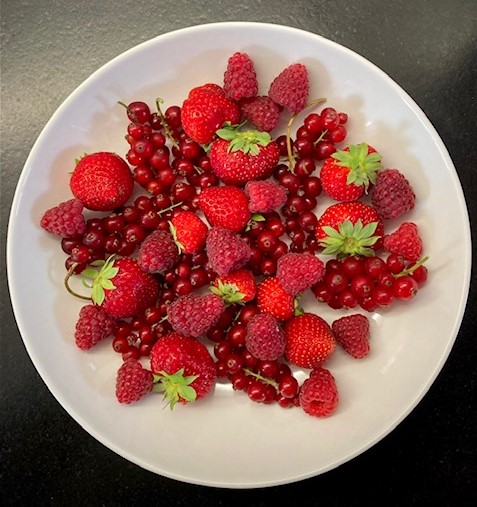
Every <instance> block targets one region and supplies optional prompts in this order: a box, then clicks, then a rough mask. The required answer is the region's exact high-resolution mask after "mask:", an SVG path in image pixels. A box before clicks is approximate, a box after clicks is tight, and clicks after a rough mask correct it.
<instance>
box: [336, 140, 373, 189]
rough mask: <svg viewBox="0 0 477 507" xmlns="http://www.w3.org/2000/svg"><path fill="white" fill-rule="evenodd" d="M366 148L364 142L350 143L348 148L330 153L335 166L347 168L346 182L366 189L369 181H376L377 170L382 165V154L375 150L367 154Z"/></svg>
mask: <svg viewBox="0 0 477 507" xmlns="http://www.w3.org/2000/svg"><path fill="white" fill-rule="evenodd" d="M368 148H369V146H368V145H367V144H366V143H361V144H350V145H349V146H348V150H338V151H336V152H335V153H333V154H332V155H331V157H332V158H334V159H335V160H336V162H335V164H336V165H337V166H340V167H347V168H348V169H349V173H348V176H347V179H346V183H347V184H348V185H351V184H354V185H356V186H364V188H365V189H366V191H367V190H368V187H369V184H370V183H373V184H374V183H375V182H376V178H377V172H378V171H379V170H381V169H382V167H383V166H382V165H381V159H382V156H381V155H380V154H379V153H376V152H373V153H369V154H368Z"/></svg>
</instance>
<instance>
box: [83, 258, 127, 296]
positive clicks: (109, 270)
mask: <svg viewBox="0 0 477 507" xmlns="http://www.w3.org/2000/svg"><path fill="white" fill-rule="evenodd" d="M114 260H115V259H114V255H111V256H110V257H108V258H107V259H106V260H105V261H104V260H97V261H94V262H92V263H91V264H90V265H89V266H90V267H88V268H86V269H84V270H83V271H82V272H81V276H82V277H83V280H82V283H83V285H84V286H85V287H88V288H90V289H92V290H91V299H92V300H93V303H95V304H97V305H101V304H102V303H103V301H104V298H105V292H104V291H105V290H114V289H115V288H116V286H115V285H114V284H113V282H112V281H111V280H112V279H113V278H114V277H115V276H116V275H117V274H118V271H119V268H117V267H116V266H115V265H114ZM95 268H100V269H99V270H98V269H95ZM85 279H86V280H85ZM87 280H91V282H89V283H88V281H87Z"/></svg>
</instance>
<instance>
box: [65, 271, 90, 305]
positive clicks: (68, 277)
mask: <svg viewBox="0 0 477 507" xmlns="http://www.w3.org/2000/svg"><path fill="white" fill-rule="evenodd" d="M76 266H78V263H77V262H75V263H73V264H72V265H71V267H70V269H69V270H68V272H67V273H66V276H65V280H64V284H65V287H66V290H67V291H68V292H69V293H70V294H71V295H72V296H75V297H77V298H79V299H83V300H85V301H91V298H90V297H87V296H83V295H81V294H78V293H77V292H75V291H74V290H73V289H72V288H71V287H70V285H69V280H70V278H71V277H72V275H73V273H74V271H75V269H76Z"/></svg>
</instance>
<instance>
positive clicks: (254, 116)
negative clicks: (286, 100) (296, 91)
mask: <svg viewBox="0 0 477 507" xmlns="http://www.w3.org/2000/svg"><path fill="white" fill-rule="evenodd" d="M240 110H241V112H242V116H243V117H244V118H245V119H246V120H248V121H249V122H250V123H253V124H254V125H255V126H256V127H257V129H258V130H261V131H263V132H271V131H272V130H273V129H274V128H275V127H276V126H277V125H278V122H279V121H280V113H281V109H280V107H279V106H278V105H277V104H275V102H273V100H272V99H271V98H270V97H267V96H261V97H252V98H250V99H243V100H241V101H240Z"/></svg>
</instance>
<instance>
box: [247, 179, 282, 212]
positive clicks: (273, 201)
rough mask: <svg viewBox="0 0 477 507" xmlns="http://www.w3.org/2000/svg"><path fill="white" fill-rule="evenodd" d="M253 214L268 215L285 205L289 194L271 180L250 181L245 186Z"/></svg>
mask: <svg viewBox="0 0 477 507" xmlns="http://www.w3.org/2000/svg"><path fill="white" fill-rule="evenodd" d="M245 193H246V194H247V197H248V199H249V204H248V209H249V210H250V212H251V213H268V212H270V211H274V210H276V209H278V208H280V207H281V206H283V205H284V204H285V201H286V200H287V192H286V190H285V188H284V187H282V186H281V185H279V184H278V183H275V182H274V181H270V180H263V181H249V182H248V183H247V184H246V185H245Z"/></svg>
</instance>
